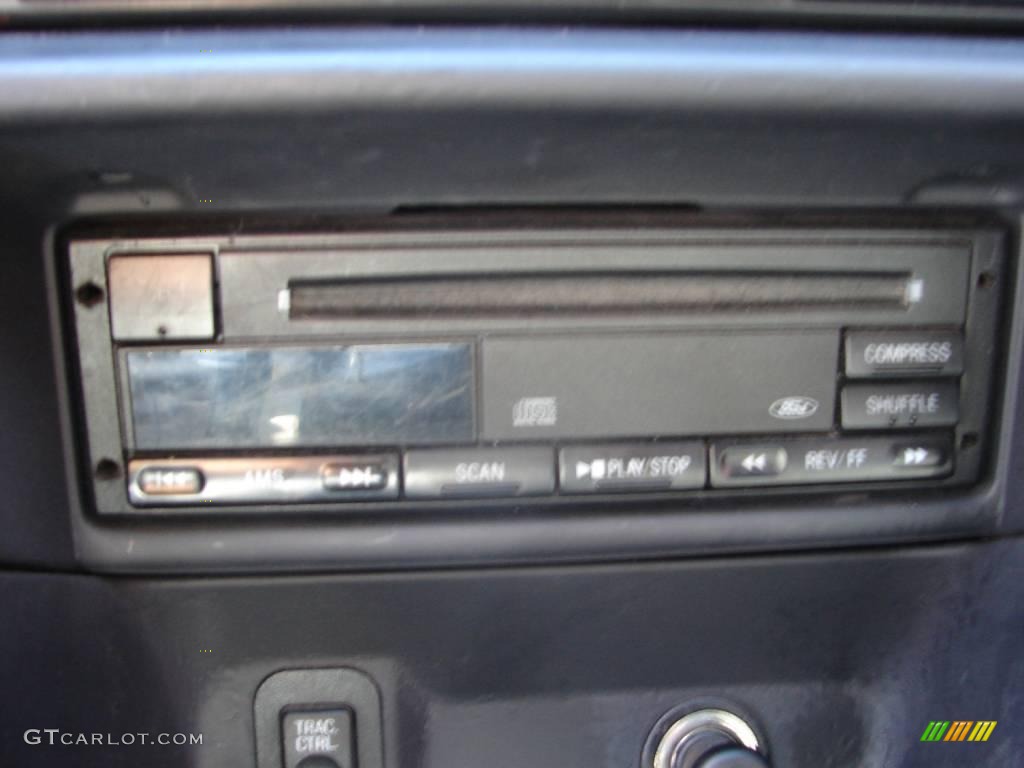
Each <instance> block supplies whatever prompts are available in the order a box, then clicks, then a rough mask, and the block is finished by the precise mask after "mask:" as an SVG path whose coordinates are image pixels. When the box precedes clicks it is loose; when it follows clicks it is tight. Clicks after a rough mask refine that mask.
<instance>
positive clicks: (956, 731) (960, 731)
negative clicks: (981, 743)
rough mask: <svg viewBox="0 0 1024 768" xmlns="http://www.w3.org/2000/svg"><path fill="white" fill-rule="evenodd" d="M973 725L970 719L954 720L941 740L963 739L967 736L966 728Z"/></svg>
mask: <svg viewBox="0 0 1024 768" xmlns="http://www.w3.org/2000/svg"><path fill="white" fill-rule="evenodd" d="M972 725H974V722H973V721H971V720H954V721H953V726H952V727H951V728H950V729H949V733H947V734H946V738H945V739H943V741H963V740H964V739H965V738H966V737H967V732H968V731H967V729H968V728H970V727H971V726H972Z"/></svg>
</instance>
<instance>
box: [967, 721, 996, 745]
mask: <svg viewBox="0 0 1024 768" xmlns="http://www.w3.org/2000/svg"><path fill="white" fill-rule="evenodd" d="M995 729H996V721H995V720H979V721H978V724H977V725H976V726H974V730H973V731H971V735H970V736H969V737H968V739H967V740H968V741H988V737H989V736H991V735H992V731H994V730H995Z"/></svg>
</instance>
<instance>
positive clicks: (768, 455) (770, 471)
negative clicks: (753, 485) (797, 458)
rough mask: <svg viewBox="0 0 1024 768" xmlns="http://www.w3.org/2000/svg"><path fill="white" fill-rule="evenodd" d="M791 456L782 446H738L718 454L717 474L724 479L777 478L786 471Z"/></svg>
mask: <svg viewBox="0 0 1024 768" xmlns="http://www.w3.org/2000/svg"><path fill="white" fill-rule="evenodd" d="M788 462H789V455H788V454H787V453H786V449H785V448H783V447H782V446H781V445H752V446H751V445H738V446H734V447H731V448H723V449H721V450H719V451H718V452H717V456H716V463H717V467H718V472H717V474H718V475H719V476H721V477H723V478H732V477H736V478H741V477H751V478H755V477H775V476H776V475H781V474H782V473H783V472H785V471H786V465H787V463H788Z"/></svg>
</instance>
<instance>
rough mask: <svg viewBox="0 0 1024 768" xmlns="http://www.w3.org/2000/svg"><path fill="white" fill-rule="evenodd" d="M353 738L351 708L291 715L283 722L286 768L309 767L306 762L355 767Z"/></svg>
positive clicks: (340, 767) (282, 735) (284, 718)
mask: <svg viewBox="0 0 1024 768" xmlns="http://www.w3.org/2000/svg"><path fill="white" fill-rule="evenodd" d="M352 736H353V733H352V712H351V711H350V710H348V709H336V708H332V709H323V710H312V711H302V712H288V713H286V714H285V716H284V717H283V718H282V721H281V737H282V741H283V742H284V768H297V766H299V765H306V764H307V763H306V761H307V760H308V761H309V762H308V764H309V765H313V764H314V763H316V765H318V766H319V765H324V766H326V765H331V766H337V768H354V766H355V743H354V742H355V740H354V739H353V737H352ZM318 758H319V761H318V760H317V759H318Z"/></svg>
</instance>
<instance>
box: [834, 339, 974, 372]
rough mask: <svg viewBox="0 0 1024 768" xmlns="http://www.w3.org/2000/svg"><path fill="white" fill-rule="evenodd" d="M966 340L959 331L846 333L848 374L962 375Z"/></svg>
mask: <svg viewBox="0 0 1024 768" xmlns="http://www.w3.org/2000/svg"><path fill="white" fill-rule="evenodd" d="M963 370H964V340H963V336H962V335H961V334H960V333H959V332H957V331H852V332H850V333H847V334H846V375H847V376H849V377H851V378H867V377H879V376H900V375H907V376H914V375H917V376H920V375H922V374H927V375H929V376H959V375H960V374H961V373H963Z"/></svg>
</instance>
